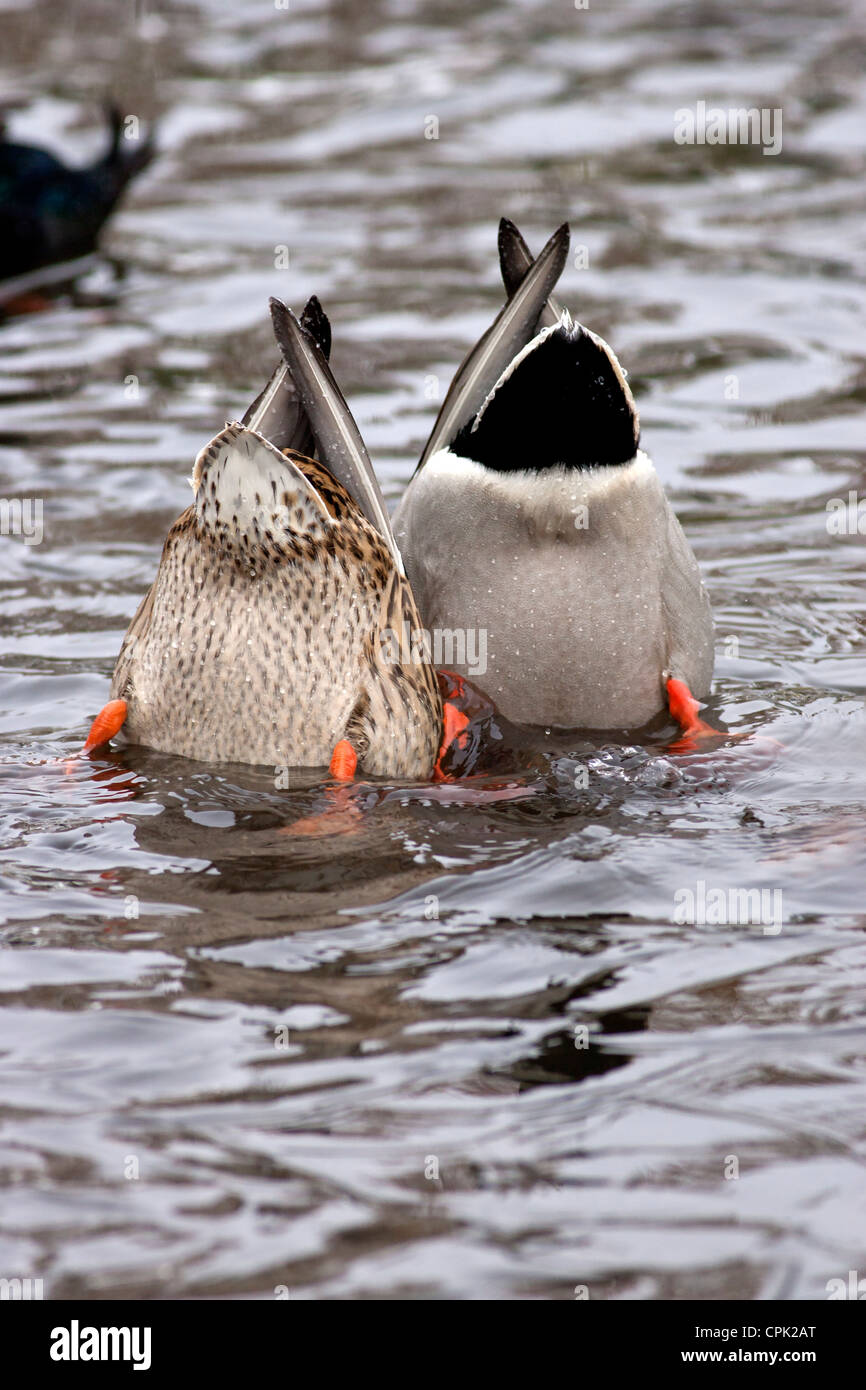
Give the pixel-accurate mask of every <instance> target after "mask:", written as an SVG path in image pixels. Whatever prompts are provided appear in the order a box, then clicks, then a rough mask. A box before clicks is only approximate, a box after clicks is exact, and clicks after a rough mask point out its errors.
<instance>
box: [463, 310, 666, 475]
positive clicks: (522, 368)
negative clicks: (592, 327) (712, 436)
mask: <svg viewBox="0 0 866 1390" xmlns="http://www.w3.org/2000/svg"><path fill="white" fill-rule="evenodd" d="M639 439H640V429H639V425H638V417H637V411H636V410H635V406H634V401H633V400H632V397H631V393H630V392H629V390H628V387H626V386H624V385H623V383H622V381H621V380H620V378H619V376H618V374H617V371H616V369H615V367H614V365H613V363H612V362H611V360H610V357H609V356H608V354H607V352H606V351H605V349H604V348H603V347H600V346H599V344H598V343H596V342H594V341H593V339H592V338H591V337H590V336H589V334H588V333H587V332H586V330H585V329H583V328H581V327H580V326H577V327H575V328H574V329H571V330H569V329H566V328H557V329H555V330H554V331H553V332H552V333H550V334H549V335H548V337H547V338H545V339H544V340H543V341H542V342H541V343H539V344H538V346H537V347H535V348H533V349H532V351H531V352H530V353H528V354H527V356H526V357H524V359H523V361H522V362H521V363H520V364H519V366H517V367H515V369H514V371H513V372H512V373H511V376H510V377H509V378H508V380H507V381H506V382H504V383H503V385H502V386H500V387H499V388H498V390H497V391H496V394H495V395H494V397H493V399H492V400H491V401H490V403H489V404H488V406H487V409H486V410H485V411H484V413H483V415H482V416H481V421H480V423H479V425H478V428H477V429H476V430H474V431H473V430H472V426H471V425H465V426H464V427H463V429H462V430H460V432H459V433H458V435H457V437H456V439H455V440H454V442H453V444H452V445H451V450H452V452H453V453H455V454H459V455H460V456H461V457H463V458H470V459H474V460H475V462H476V463H481V464H484V466H485V467H486V468H491V469H494V470H495V471H496V472H498V473H509V472H513V471H515V470H517V469H534V470H539V469H542V468H552V467H554V465H556V464H562V465H564V466H565V467H567V468H592V467H593V466H595V465H598V464H619V463H629V462H630V461H631V460H632V459H633V458H634V456H635V454H636V453H637V448H638V442H639Z"/></svg>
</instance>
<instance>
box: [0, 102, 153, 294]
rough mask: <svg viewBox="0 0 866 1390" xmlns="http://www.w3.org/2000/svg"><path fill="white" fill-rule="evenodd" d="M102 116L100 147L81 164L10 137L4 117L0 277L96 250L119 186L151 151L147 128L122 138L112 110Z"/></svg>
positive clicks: (121, 127)
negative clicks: (104, 144) (105, 133)
mask: <svg viewBox="0 0 866 1390" xmlns="http://www.w3.org/2000/svg"><path fill="white" fill-rule="evenodd" d="M107 116H108V122H109V139H108V148H107V149H106V151H105V153H104V154H103V155H102V157H101V158H100V159H97V160H96V162H95V163H94V164H90V165H88V166H87V167H85V168H82V169H72V168H69V167H68V166H67V165H66V164H63V163H62V162H61V161H60V160H59V159H58V158H57V157H56V156H55V155H53V154H49V152H48V151H47V150H43V149H40V148H39V147H38V146H36V145H24V144H19V143H17V142H16V141H14V140H10V139H9V136H8V133H7V130H6V125H5V122H4V124H3V125H2V127H0V282H2V281H7V280H11V279H18V277H21V276H25V275H28V274H29V273H30V272H34V271H38V270H41V268H42V267H45V266H53V265H58V264H62V263H65V262H71V261H76V260H79V259H80V258H81V257H83V256H87V255H89V254H90V253H91V252H93V251H94V250H95V249H96V246H97V243H98V241H99V235H100V233H101V231H102V228H103V226H104V225H105V222H106V220H107V218H108V217H109V216H110V214H111V213H112V211H113V210H114V208H115V207H116V206H117V203H118V201H119V199H120V197H121V195H122V194H123V191H124V189H125V188H126V186H127V184H128V183H129V181H130V180H131V179H132V178H134V177H135V176H136V174H138V173H139V172H140V171H141V170H142V169H144V168H145V166H146V165H147V164H149V163H150V161H151V159H152V158H153V154H154V145H153V136H152V133H150V134H148V135H147V136H146V137H144V138H141V139H136V140H133V139H127V138H126V137H125V135H124V117H123V116H122V114H121V112H120V111H119V110H118V108H117V107H115V106H109V107H108V108H107Z"/></svg>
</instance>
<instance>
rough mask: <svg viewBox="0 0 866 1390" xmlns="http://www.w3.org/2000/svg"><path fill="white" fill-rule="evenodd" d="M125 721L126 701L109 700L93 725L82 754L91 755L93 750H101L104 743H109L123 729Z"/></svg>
mask: <svg viewBox="0 0 866 1390" xmlns="http://www.w3.org/2000/svg"><path fill="white" fill-rule="evenodd" d="M125 719H126V701H125V700H109V702H108V704H107V705H106V706H105V707H104V709H101V710H100V711H99V713H98V715H97V716H96V718H95V719H94V721H93V723H92V724H91V726H90V733H89V734H88V735H87V741H86V743H85V745H84V747H83V748H82V750H81V751H82V753H89V752H91V750H92V749H94V748H101V747H102V745H103V744H104V743H108V742H109V741H110V740H111V739H113V738H114V735H115V734H116V733H118V731H119V730H120V729H121V727H122V726H123V722H124V720H125Z"/></svg>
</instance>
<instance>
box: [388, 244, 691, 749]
mask: <svg viewBox="0 0 866 1390" xmlns="http://www.w3.org/2000/svg"><path fill="white" fill-rule="evenodd" d="M568 244H569V232H568V227H567V225H564V226H562V227H560V228H559V229H558V230H557V231H556V232H555V233H554V234H553V236H552V237H551V238H550V240H549V241H548V243H547V245H546V246H545V247H544V249H543V251H542V252H541V254H540V255H539V256H538V258H537V260H533V258H532V255H531V253H530V252H529V250H528V248H527V245H526V242H525V241H524V239H523V237H522V236H521V234H520V232H519V231H518V230H517V228H516V227H515V226H514V224H513V223H511V222H509V221H507V220H506V219H503V221H502V222H501V224H500V232H499V253H500V265H501V270H502V275H503V279H504V282H505V288H506V292H507V295H508V299H507V302H506V304H505V305H504V307H503V309H502V310H501V312H500V313H499V315H498V316H497V318H496V319H495V321H494V322H493V324H492V325H491V327H490V328H489V329H488V330H487V332H486V333H485V334H484V335H483V336H482V338H481V339H480V341H479V342H478V344H477V345H476V346H475V348H473V350H472V351H471V352H470V353H469V355H468V356H467V358H466V359H465V361H464V362H463V364H462V366H461V367H460V368H459V369H458V371H457V373H456V375H455V377H454V380H453V382H452V384H451V386H450V388H449V391H448V393H447V395H446V398H445V401H444V403H443V406H442V409H441V410H440V412H439V415H438V418H437V420H436V423H435V425H434V427H433V431H432V433H431V435H430V438H429V440H428V442H427V445H426V447H425V449H424V452H423V454H422V456H421V461H420V463H419V465H418V468H417V470H416V472H415V474H414V476H413V478H412V480H411V481H410V483H409V486H408V488H407V490H406V492H405V494H404V496H403V498H402V500H401V502H400V504H399V506H398V508H397V511H396V513H395V516H394V522H393V526H394V535H395V538H396V541H397V545H398V546H399V548H400V551H401V554H402V556H403V559H404V563H405V566H406V573H407V575H408V578H409V580H410V583H411V585H412V589H413V592H414V594H415V597H416V600H417V603H418V606H419V609H420V613H421V619H422V622H423V623H424V625H425V627H426V628H427V629H428V630H431V631H434V632H435V631H436V630H440V631H442V632H446V633H448V632H463V633H469V632H474V633H475V634H476V641H475V642H474V643H473V644H472V647H473V650H474V651H475V652H476V653H477V651H478V650H479V649H481V648H482V645H483V644H482V643H481V642H479V641H478V640H477V634H479V633H483V634H484V639H485V641H486V663H487V669H486V672H485V673H484V674H483V675H482V674H477V667H476V672H474V673H473V679H474V681H475V683H476V684H477V685H479V686H481V687H482V689H483V690H484V691H485V692H486V693H487V695H488V696H490V697H491V699H493V700H494V701H495V703H496V705H497V707H498V708H499V710H500V712H501V713H502V714H503V715H504V716H505V717H506V718H508V719H510V720H512V721H513V722H515V723H521V724H530V725H543V726H547V727H550V726H555V727H558V728H583V729H598V730H607V729H636V728H640V727H641V726H643V725H645V724H647V723H649V722H650V721H652V720H653V719H654V718H655V717H656V716H657V715H659V714H660V713H662V712H663V711H664V710H666V709H669V710H670V712H671V713H673V714H674V716H675V717H676V718H677V719H678V720H679V721H680V723H681V724H682V725H683V727H684V728H692V729H696V728H697V727H698V725H699V724H700V721H698V720H697V717H696V712H697V708H698V701H699V700H701V699H703V698H704V697H705V696H706V695H707V694H708V692H709V689H710V683H711V680H712V673H713V624H712V617H711V612H710V604H709V599H708V597H707V594H706V591H705V589H704V586H703V583H702V582H701V575H700V572H699V569H698V565H697V561H696V560H695V557H694V555H693V553H692V550H691V548H690V546H689V543H688V541H687V540H686V537H685V535H684V533H683V530H682V528H681V526H680V524H679V522H678V520H677V518H676V516H675V515H674V512H673V510H672V508H671V505H670V503H669V501H668V499H667V497H666V495H665V491H664V488H663V487H662V484H661V481H660V479H659V477H658V474H657V473H656V471H655V468H654V467H653V464H652V461H651V460H650V458H649V456H648V454H647V453H646V452H645V451H644V450H643V449H642V448H641V447H640V426H639V420H638V412H637V408H636V406H635V402H634V398H633V396H632V393H631V391H630V389H629V386H628V383H627V381H626V379H625V374H624V372H623V370H622V368H621V367H620V364H619V362H618V361H617V358H616V356H615V354H614V352H613V350H612V349H611V348H610V347H609V346H608V344H607V343H606V342H605V341H604V340H603V339H602V338H600V337H598V336H597V335H596V334H595V333H593V332H591V331H590V330H589V329H588V328H585V327H584V326H583V325H581V324H580V323H576V322H574V321H573V320H572V318H571V315H570V314H569V313H568V311H567V310H566V309H563V308H562V307H561V306H560V305H559V304H558V303H557V302H556V301H555V300H554V299H553V298H552V293H553V290H554V288H555V285H556V283H557V281H558V279H559V277H560V275H561V273H562V270H563V268H564V266H565V262H566V259H567V255H568ZM452 664H453V666H454V669H455V670H456V671H457V672H458V673H465V672H466V670H467V667H466V665H461V663H460V661H459V660H457V661H455V662H453V663H452Z"/></svg>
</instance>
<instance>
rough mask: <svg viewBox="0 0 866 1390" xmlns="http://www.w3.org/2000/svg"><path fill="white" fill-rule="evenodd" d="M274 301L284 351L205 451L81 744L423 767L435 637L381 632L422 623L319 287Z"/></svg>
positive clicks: (435, 697)
mask: <svg viewBox="0 0 866 1390" xmlns="http://www.w3.org/2000/svg"><path fill="white" fill-rule="evenodd" d="M271 311H272V318H273V324H274V329H275V334H276V338H277V342H278V344H279V347H280V350H281V354H282V359H283V360H282V362H281V363H280V365H279V366H278V367H277V369H276V371H275V372H274V374H273V376H272V377H271V379H270V381H269V383H268V385H267V386H266V388H265V390H264V391H263V392H262V393H261V395H260V396H258V397H257V398H256V400H255V401H254V402H253V404H252V405H251V406H250V408H249V410H248V411H247V412H246V414H245V415H244V417H243V419H242V420H240V421H235V422H233V423H230V424H227V425H226V427H225V429H222V430H220V432H219V433H218V434H217V435H216V436H215V437H214V438H213V439H212V440H211V441H210V443H209V444H207V445H206V446H205V448H204V449H202V451H201V453H200V454H199V456H198V458H197V459H196V461H195V467H194V469H193V475H192V487H193V492H194V494H195V497H194V501H193V503H192V505H191V506H190V507H188V508H187V510H186V511H185V512H184V513H183V515H182V516H181V517H179V518H178V520H177V521H176V522H175V523H174V525H173V526H172V528H171V530H170V531H169V534H168V538H167V540H166V542H165V547H164V549H163V553H162V559H161V561H160V565H159V570H158V573H157V576H156V579H155V581H154V584H153V586H152V587H151V589H150V591H149V592H148V594H147V595H146V596H145V598H144V599H143V600H142V603H141V605H140V606H139V609H138V612H137V613H136V614H135V617H134V618H133V620H132V623H131V624H130V627H129V630H128V632H127V634H126V637H125V639H124V642H123V646H122V647H121V651H120V655H119V656H118V659H117V665H116V666H115V670H114V676H113V679H112V685H111V696H112V699H111V702H110V704H109V705H108V706H106V709H105V710H104V711H103V712H102V714H101V715H100V716H99V717H98V718H97V720H96V721H95V723H94V726H93V729H92V730H91V734H90V737H89V738H88V741H87V744H86V745H85V750H86V751H89V750H90V749H92V748H93V747H96V746H99V745H101V744H102V743H105V742H106V741H107V738H109V737H111V736H113V735H114V734H115V733H116V732H117V731H118V730H119V729H120V728H121V727H122V730H123V737H124V740H125V741H127V742H131V743H137V744H145V745H147V746H148V747H150V748H155V749H159V750H162V751H164V752H167V753H176V754H181V755H183V756H185V757H188V758H197V759H200V760H203V761H208V762H215V761H219V762H242V763H255V764H271V765H273V766H279V767H320V766H322V767H324V766H328V765H330V767H331V770H332V772H333V773H334V775H335V776H338V777H348V776H351V775H352V773H354V771H355V770H356V768H357V770H358V771H359V772H363V773H367V774H370V775H378V776H397V777H405V778H426V777H428V776H430V774H431V773H432V772H433V769H434V764H435V763H436V759H437V753H438V751H439V747H440V741H441V737H442V730H443V710H442V701H441V697H440V694H439V688H438V685H437V681H436V676H435V673H434V671H433V668H432V666H431V665H430V663H429V662H428V661H427V660H426V659H424V652H423V649H420V650H419V651H418V652H416V657H417V659H415V660H409V661H405V662H401V661H394V660H393V659H391V652H392V646H391V644H390V643H389V642H388V641H387V640H385V639H386V638H387V637H388V636H389V635H391V634H394V633H396V634H402V633H404V632H406V631H409V632H416V631H418V630H419V629H420V622H419V619H418V614H417V610H416V607H415V601H414V599H413V596H412V591H411V589H410V587H409V583H408V581H407V579H406V577H405V574H404V571H403V565H402V561H401V559H400V554H399V552H398V550H397V547H396V544H395V541H394V536H393V533H392V531H391V526H390V523H389V520H388V514H387V510H386V508H385V504H384V501H383V498H382V494H381V491H380V489H379V485H378V482H377V480H376V477H375V474H374V472H373V468H372V464H371V462H370V459H369V456H368V454H367V451H366V448H365V447H364V443H363V440H362V438H361V435H360V433H359V431H358V427H357V425H356V424H355V421H354V419H353V418H352V416H351V413H350V411H349V408H348V406H347V405H346V402H345V400H344V399H343V396H342V394H341V392H340V390H339V387H338V386H337V384H336V382H335V380H334V377H333V374H332V373H331V370H330V367H329V364H328V351H329V347H330V327H329V325H328V321H327V319H326V318H325V316H324V314H323V313H322V311H321V309H320V307H319V305H318V302H317V301H315V300H312V301H310V304H309V305H308V306H307V310H306V311H305V315H304V318H303V321H302V322H298V320H297V319H296V318H295V317H294V315H293V314H292V313H291V312H290V311H289V310H288V309H287V308H286V307H285V305H283V304H281V303H280V302H279V301H278V300H272V301H271ZM314 454H315V456H316V457H313V455H314Z"/></svg>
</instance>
